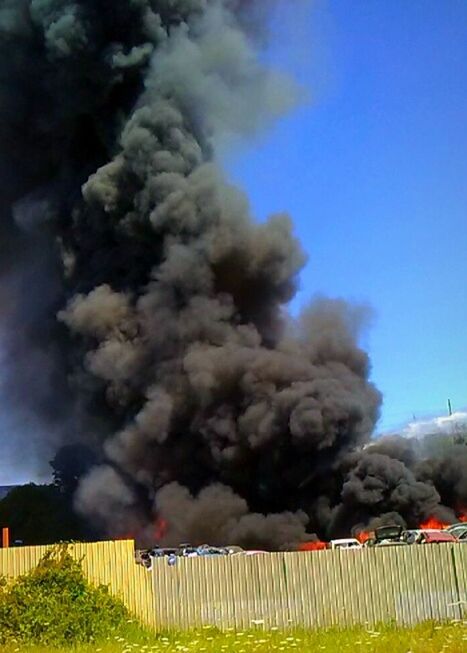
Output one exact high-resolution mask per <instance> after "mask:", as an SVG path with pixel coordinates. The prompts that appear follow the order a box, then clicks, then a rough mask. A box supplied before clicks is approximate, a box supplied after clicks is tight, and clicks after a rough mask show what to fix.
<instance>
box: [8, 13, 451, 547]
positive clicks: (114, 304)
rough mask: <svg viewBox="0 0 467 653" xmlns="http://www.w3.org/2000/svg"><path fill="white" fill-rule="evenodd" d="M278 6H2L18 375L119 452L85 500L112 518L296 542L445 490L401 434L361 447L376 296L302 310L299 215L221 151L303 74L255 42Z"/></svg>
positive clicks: (57, 432) (76, 428)
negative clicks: (295, 306)
mask: <svg viewBox="0 0 467 653" xmlns="http://www.w3.org/2000/svg"><path fill="white" fill-rule="evenodd" d="M273 4H274V3H272V2H271V3H268V2H258V3H256V2H241V1H240V0H236V1H235V0H113V1H112V2H109V1H108V0H75V1H72V0H14V1H11V2H7V1H5V2H3V3H2V5H1V7H0V48H1V54H2V60H1V63H0V66H1V71H2V76H1V83H0V172H1V175H0V180H1V198H0V208H1V216H2V223H1V229H2V232H1V237H2V244H3V245H4V248H5V250H6V256H5V257H4V259H2V273H3V285H2V288H5V289H7V288H14V292H13V296H14V298H15V301H14V302H12V303H11V304H9V305H8V306H7V308H6V309H5V313H4V315H3V316H2V317H3V320H2V324H3V327H2V328H3V329H4V332H5V334H6V335H5V340H7V341H8V345H9V346H8V351H9V365H8V369H9V371H10V374H11V378H10V387H11V388H14V391H15V392H16V393H17V394H18V395H20V396H22V397H23V398H24V404H25V408H24V410H26V406H30V407H31V410H33V411H34V413H35V414H40V415H41V418H42V421H43V424H44V432H45V433H49V432H52V433H53V434H54V438H55V440H57V439H58V441H59V442H61V443H69V442H70V441H76V440H79V441H81V442H83V443H85V444H87V445H88V446H89V447H90V448H93V449H95V450H97V451H98V453H99V457H100V458H103V459H104V460H105V462H104V463H103V464H102V465H101V466H99V467H96V468H94V469H93V470H91V472H90V473H89V474H88V475H87V476H86V477H84V478H82V480H81V483H80V486H79V489H78V492H77V495H76V506H77V509H78V510H80V511H81V512H82V513H84V514H86V515H88V516H89V517H90V518H91V519H94V520H96V521H97V522H98V523H99V524H100V526H101V527H103V528H105V529H106V531H107V532H108V533H110V534H119V533H128V532H132V533H134V534H136V535H137V536H138V537H139V539H140V540H141V541H143V540H145V541H148V542H149V541H151V540H154V536H155V533H156V532H157V534H158V535H159V536H163V538H164V540H165V541H166V542H170V543H176V542H179V541H180V540H191V541H193V542H202V541H210V542H213V543H226V542H227V543H231V544H247V545H250V546H261V547H265V548H281V547H288V546H293V545H294V544H296V543H297V542H299V541H301V540H303V539H306V538H307V537H308V536H307V532H308V533H310V532H314V531H316V532H318V533H319V534H321V535H323V536H324V535H330V534H333V533H336V534H337V533H339V532H340V531H342V530H343V529H346V528H347V527H352V526H355V525H357V524H360V523H361V524H363V525H367V524H368V523H370V522H371V523H375V522H374V520H375V519H377V520H380V521H381V520H382V521H384V520H387V519H391V520H394V519H397V520H400V521H404V522H406V523H411V522H415V521H416V520H418V519H420V518H423V517H425V516H427V515H428V514H429V513H430V514H431V513H433V512H434V511H437V510H438V511H439V510H443V508H442V507H441V498H440V493H439V492H438V491H437V489H436V488H435V485H436V483H435V484H434V483H433V480H432V477H431V476H430V474H429V473H428V472H427V471H426V470H427V468H426V467H424V468H423V470H421V471H420V478H419V477H418V476H417V472H416V470H415V467H414V466H415V459H412V458H411V457H410V456H409V455H408V454H407V451H405V450H404V448H403V447H400V446H398V447H393V444H394V443H392V444H391V446H389V445H388V446H389V450H388V451H386V450H384V445H383V444H379V445H374V446H373V447H367V448H365V445H367V444H368V442H369V440H370V436H371V433H372V431H373V429H374V426H375V423H376V421H377V418H378V414H379V407H380V402H381V397H380V394H379V393H378V391H377V390H376V389H375V387H374V386H373V385H372V383H371V382H370V381H369V374H370V364H369V360H368V356H367V355H366V354H365V353H364V352H363V351H362V350H361V349H360V347H359V334H360V329H361V326H362V324H363V323H364V322H365V312H366V311H365V310H364V309H361V308H357V307H351V306H348V305H347V304H345V303H344V302H342V301H333V300H325V299H318V300H316V301H315V302H314V303H313V304H312V306H311V307H310V308H309V309H308V310H307V311H305V312H304V314H303V316H302V317H301V318H300V319H299V320H297V321H296V323H292V321H291V319H290V318H288V317H287V315H286V313H285V309H284V307H285V305H286V304H287V302H288V301H289V300H290V299H291V298H292V297H293V295H294V292H295V289H296V286H297V275H298V273H299V271H300V269H301V267H302V265H303V263H304V260H305V257H304V254H303V252H302V250H301V248H300V245H299V244H298V243H297V241H296V239H295V237H294V236H293V233H292V226H291V221H290V219H289V218H288V217H287V216H286V215H275V216H272V217H271V218H270V219H269V220H268V221H266V222H265V223H263V224H258V223H256V222H255V221H254V220H253V219H252V217H251V216H250V212H249V207H248V202H247V200H246V199H245V197H244V196H243V195H242V193H241V192H240V191H238V190H237V189H235V188H233V187H232V186H230V185H229V184H228V182H227V181H226V180H225V178H224V176H223V174H222V171H221V170H220V169H219V166H218V165H217V163H216V158H215V150H216V146H217V145H218V144H219V142H222V141H224V142H225V139H229V138H230V137H231V136H232V135H243V136H250V135H251V134H253V133H255V132H256V131H257V130H258V129H261V128H263V126H265V125H266V126H267V124H268V122H270V121H271V120H274V119H276V118H277V117H279V116H280V115H281V114H282V113H283V112H284V111H287V110H288V109H290V107H291V106H293V105H294V103H295V102H296V101H297V99H298V97H299V95H300V94H299V92H298V91H297V90H296V89H295V87H294V85H293V84H292V83H291V82H290V81H288V80H286V79H284V78H283V77H282V76H281V75H278V74H275V73H274V72H271V71H269V70H268V69H267V68H265V67H264V65H263V64H262V63H261V62H260V58H259V57H258V55H257V53H256V51H255V45H254V44H255V39H256V38H258V36H259V37H260V38H263V36H264V30H263V27H262V22H261V21H264V18H265V13H266V10H267V8H268V7H270V6H272V5H273ZM291 10H293V9H291ZM264 24H265V23H264V22H263V26H264ZM15 284H17V285H16V286H15ZM25 371H27V374H25ZM28 402H29V403H28ZM44 439H46V438H45V436H44ZM377 447H379V450H377ZM456 491H457V490H456ZM460 491H461V492H462V491H463V490H462V488H461V490H460ZM441 494H442V493H441ZM372 520H373V521H372ZM161 524H163V528H162V526H161Z"/></svg>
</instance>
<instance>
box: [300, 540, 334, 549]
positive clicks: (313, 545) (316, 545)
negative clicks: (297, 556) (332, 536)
mask: <svg viewBox="0 0 467 653" xmlns="http://www.w3.org/2000/svg"><path fill="white" fill-rule="evenodd" d="M327 547H328V545H327V544H326V542H320V541H319V540H318V541H316V542H302V543H301V544H299V545H298V550H299V551H324V549H327Z"/></svg>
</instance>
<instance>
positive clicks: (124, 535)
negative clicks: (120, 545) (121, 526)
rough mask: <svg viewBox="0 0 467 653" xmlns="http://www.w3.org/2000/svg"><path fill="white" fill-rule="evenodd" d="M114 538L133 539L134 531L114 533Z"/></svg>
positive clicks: (118, 539)
mask: <svg viewBox="0 0 467 653" xmlns="http://www.w3.org/2000/svg"><path fill="white" fill-rule="evenodd" d="M114 539H115V540H117V541H120V540H134V539H136V538H135V534H134V533H131V532H130V531H128V532H126V533H121V534H120V535H116V536H115V538H114Z"/></svg>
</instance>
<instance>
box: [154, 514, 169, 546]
mask: <svg viewBox="0 0 467 653" xmlns="http://www.w3.org/2000/svg"><path fill="white" fill-rule="evenodd" d="M168 526H169V525H168V523H167V520H165V519H164V518H163V517H158V518H157V519H156V522H155V524H154V536H155V538H156V541H157V542H159V540H162V538H163V537H164V535H165V534H166V533H167V529H168Z"/></svg>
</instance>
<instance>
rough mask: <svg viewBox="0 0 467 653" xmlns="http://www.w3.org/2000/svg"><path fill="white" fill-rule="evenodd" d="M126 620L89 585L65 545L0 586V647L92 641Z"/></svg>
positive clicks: (124, 613) (116, 605) (123, 612)
mask: <svg viewBox="0 0 467 653" xmlns="http://www.w3.org/2000/svg"><path fill="white" fill-rule="evenodd" d="M128 618H129V615H128V613H127V610H126V608H125V606H124V605H123V604H122V603H121V602H120V601H118V600H117V599H115V598H114V597H113V596H111V595H110V594H109V591H108V589H107V587H105V586H103V585H101V586H99V587H94V586H92V585H91V584H90V583H89V582H88V581H87V580H86V578H85V576H84V574H83V571H82V568H81V565H80V563H79V562H77V561H76V560H74V559H73V558H72V557H71V555H70V554H69V553H68V551H67V548H66V545H60V546H57V547H54V548H53V549H51V550H50V551H49V552H48V553H46V554H45V556H44V557H43V558H42V559H41V561H40V562H39V564H38V566H37V567H35V568H34V569H33V570H32V571H30V572H29V573H28V574H25V575H24V576H20V577H19V578H17V579H15V580H14V581H13V582H11V583H7V582H5V581H2V582H0V643H2V644H5V643H8V642H9V641H12V640H14V641H17V642H22V643H31V644H32V643H34V644H42V645H47V646H61V645H64V644H66V645H73V644H78V643H85V642H92V641H96V640H99V639H102V638H105V637H108V636H109V635H110V634H112V633H115V632H116V631H118V629H119V628H121V627H123V625H124V624H125V623H126V622H127V620H128Z"/></svg>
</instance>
